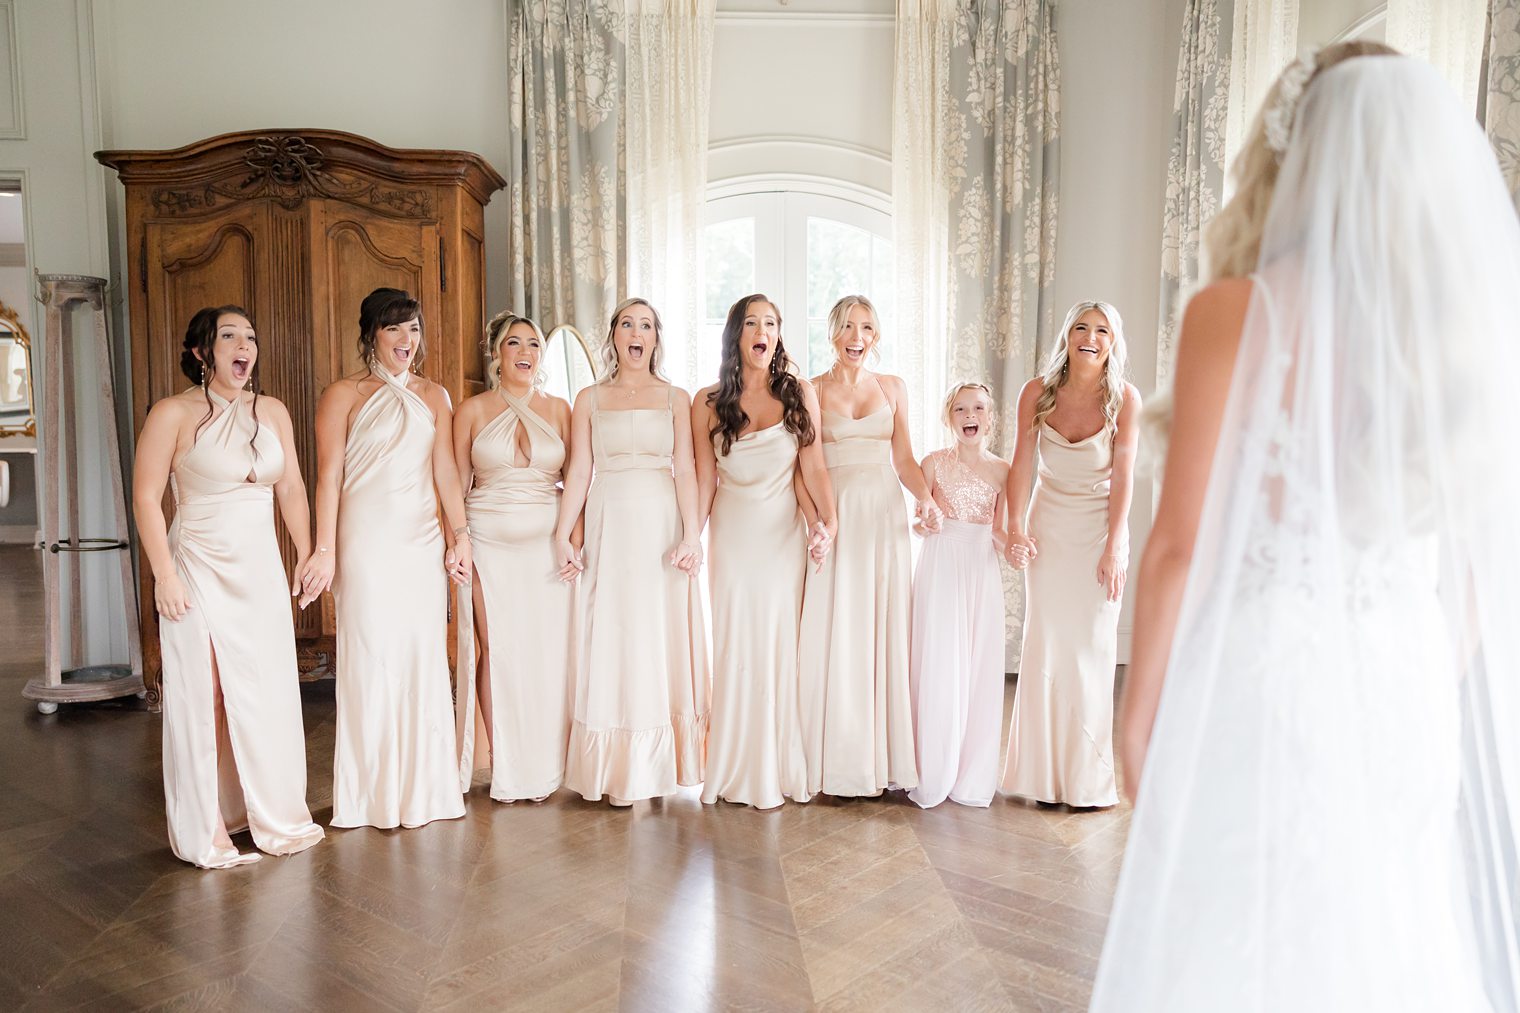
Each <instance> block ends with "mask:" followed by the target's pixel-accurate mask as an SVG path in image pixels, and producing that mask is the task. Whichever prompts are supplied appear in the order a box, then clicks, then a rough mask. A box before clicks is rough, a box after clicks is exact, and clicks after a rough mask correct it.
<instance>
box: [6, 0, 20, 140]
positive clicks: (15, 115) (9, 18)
mask: <svg viewBox="0 0 1520 1013" xmlns="http://www.w3.org/2000/svg"><path fill="white" fill-rule="evenodd" d="M0 26H3V27H4V30H5V33H6V39H7V41H8V42H9V44H10V50H9V52H8V53H6V54H5V55H6V57H7V58H8V60H9V62H10V67H9V70H10V77H11V122H10V126H4V127H0V140H5V141H21V140H25V139H26V99H25V96H24V94H23V92H22V90H21V82H22V76H21V40H20V38H19V37H18V36H17V34H16V2H15V0H0Z"/></svg>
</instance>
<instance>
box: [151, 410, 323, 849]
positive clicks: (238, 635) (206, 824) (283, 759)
mask: <svg viewBox="0 0 1520 1013" xmlns="http://www.w3.org/2000/svg"><path fill="white" fill-rule="evenodd" d="M210 396H211V399H212V401H213V402H214V403H215V405H216V406H217V408H218V409H219V410H220V413H219V414H218V415H217V416H216V417H215V418H214V419H212V420H211V421H209V422H207V423H206V424H205V425H204V427H203V428H202V429H201V431H200V433H199V434H198V435H197V437H196V439H195V443H194V445H193V446H192V447H191V448H190V449H189V450H187V451H186V452H185V454H184V456H182V457H181V458H180V459H179V461H178V462H177V463H176V464H175V465H174V470H173V472H172V474H171V475H170V477H169V485H170V489H171V490H172V492H173V495H174V523H173V525H172V526H171V527H170V529H169V549H170V551H171V552H172V553H173V555H174V566H175V569H176V570H177V571H178V573H179V578H180V580H181V581H182V582H183V583H184V585H185V592H186V593H187V594H188V595H189V597H190V601H191V603H192V607H191V609H190V611H189V612H187V613H186V614H185V617H184V618H183V619H181V620H179V621H178V622H175V621H173V620H170V619H164V618H162V617H160V619H159V624H158V636H159V645H160V646H161V647H162V649H163V666H164V668H163V682H164V717H163V727H164V733H163V734H164V746H163V749H164V753H163V763H164V799H165V802H166V803H167V810H168V817H169V846H170V847H171V848H172V849H173V850H174V854H175V856H176V857H178V858H181V859H184V860H185V861H187V862H192V863H194V864H195V865H199V866H201V867H202V868H206V869H221V868H228V867H231V866H234V865H243V864H246V863H248V862H256V861H258V859H259V856H258V855H257V854H247V855H244V854H239V853H238V852H237V849H235V848H232V847H229V846H226V845H219V844H218V843H217V841H216V837H217V836H218V834H217V818H218V815H220V817H221V819H222V820H223V821H225V823H226V826H227V829H228V830H234V831H235V830H237V829H239V828H240V827H242V826H244V825H246V826H247V827H248V829H249V831H250V833H251V834H252V835H253V842H254V844H256V845H258V847H259V849H260V850H261V851H266V852H268V853H269V854H271V855H290V854H294V853H295V852H297V851H304V850H305V849H307V848H309V847H311V846H312V845H313V844H316V843H317V842H318V841H320V840H321V839H322V836H323V835H322V828H321V827H319V826H317V825H316V824H315V823H313V822H312V821H311V813H310V811H309V810H308V809H307V808H306V739H305V731H304V729H303V727H302V725H301V696H300V691H299V689H298V686H297V682H296V641H295V627H294V625H293V624H292V622H291V617H290V582H289V580H288V579H287V578H286V574H285V566H284V563H282V562H281V560H280V550H279V546H278V544H277V543H276V541H275V535H274V483H275V481H276V480H278V479H279V477H280V476H281V475H283V474H284V473H285V452H284V449H283V448H282V447H281V446H280V438H279V434H278V433H276V432H275V430H274V427H273V426H271V425H270V424H269V423H268V422H267V421H265V422H264V423H263V424H261V425H260V424H257V423H256V421H255V419H254V409H253V398H251V397H250V398H247V399H246V400H244V399H243V398H239V399H238V400H237V401H236V402H235V403H228V402H227V401H224V400H223V399H222V398H220V397H218V396H217V395H216V394H211V395H210ZM255 430H257V435H255ZM250 441H251V443H250ZM213 665H214V666H215V668H216V675H213V673H212V666H213ZM217 682H220V685H221V710H222V712H223V714H224V715H225V719H224V720H223V719H222V715H219V714H218V704H217V698H216V697H217V693H216V683H217Z"/></svg>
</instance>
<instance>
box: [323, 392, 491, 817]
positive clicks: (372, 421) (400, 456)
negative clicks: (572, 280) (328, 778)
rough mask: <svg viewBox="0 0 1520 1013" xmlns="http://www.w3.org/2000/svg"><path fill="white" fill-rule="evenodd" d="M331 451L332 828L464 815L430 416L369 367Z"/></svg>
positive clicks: (417, 400) (414, 397) (417, 399)
mask: <svg viewBox="0 0 1520 1013" xmlns="http://www.w3.org/2000/svg"><path fill="white" fill-rule="evenodd" d="M371 375H372V376H374V377H375V378H377V379H378V380H380V381H381V386H380V389H379V390H378V391H376V392H375V393H374V394H372V395H370V397H369V399H368V400H367V401H365V402H364V404H363V405H361V406H360V407H359V410H358V411H357V413H356V414H355V415H354V419H353V422H352V423H351V424H350V425H349V430H348V444H347V446H346V447H345V448H344V452H343V486H342V495H341V496H340V498H339V500H338V545H337V556H338V559H337V579H336V581H335V582H334V585H333V598H334V602H335V604H336V606H337V614H338V666H337V668H338V714H337V748H336V753H335V757H334V761H333V817H332V825H333V826H335V827H359V826H372V827H381V828H388V827H396V826H404V827H417V826H421V825H422V824H424V823H429V822H431V821H433V820H437V819H454V818H457V817H460V816H463V815H464V795H463V794H462V792H461V791H460V787H459V774H458V765H459V758H458V756H457V755H456V753H455V742H456V739H455V734H454V701H453V694H452V689H451V686H450V678H449V657H448V633H447V627H448V595H449V591H448V579H447V577H446V575H445V574H444V569H443V559H444V541H443V532H442V531H441V530H440V529H439V526H438V500H437V496H436V494H435V493H434V489H433V441H434V436H435V432H436V428H435V426H436V423H435V421H434V419H433V412H432V410H431V409H430V408H428V406H427V404H426V403H425V402H424V401H423V400H422V398H421V397H419V396H418V395H417V393H416V392H415V391H413V390H411V389H409V388H408V387H407V384H406V379H405V374H403V375H402V376H399V377H398V376H393V375H391V374H390V373H388V372H386V371H385V370H381V369H376V370H373V371H372V374H371Z"/></svg>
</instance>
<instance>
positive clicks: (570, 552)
mask: <svg viewBox="0 0 1520 1013" xmlns="http://www.w3.org/2000/svg"><path fill="white" fill-rule="evenodd" d="M554 565H555V566H557V567H559V570H558V572H559V579H560V580H562V581H564V582H565V583H566V584H569V583H571V582H573V581H574V580H575V578H577V577H579V576H580V575H581V571H582V570H584V569H585V568H586V564H585V563H583V562H581V551H580V549H578V548H577V547H576V546H575V544H574V543H573V542H571V541H570V539H568V538H556V539H555V540H554Z"/></svg>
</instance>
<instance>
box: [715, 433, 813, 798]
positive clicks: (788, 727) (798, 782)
mask: <svg viewBox="0 0 1520 1013" xmlns="http://www.w3.org/2000/svg"><path fill="white" fill-rule="evenodd" d="M715 442H716V441H715ZM714 449H715V450H717V451H718V491H717V495H716V496H715V497H714V499H713V506H712V514H711V517H710V519H709V527H708V535H707V541H708V554H709V557H710V558H709V560H708V567H709V569H708V580H709V585H708V586H709V590H710V592H711V602H712V621H713V702H712V726H711V731H710V734H709V737H708V745H707V783H706V784H705V785H704V786H703V788H702V801H703V802H716V801H717V800H718V799H720V798H721V799H725V800H727V801H729V802H743V803H746V804H748V805H752V806H754V807H755V808H757V809H772V808H775V807H776V806H779V805H781V804H782V803H783V802H785V801H786V800H787V799H788V798H792V799H794V800H796V801H798V802H806V801H807V800H808V799H809V798H810V797H811V796H810V795H809V794H808V786H807V758H806V756H805V755H804V754H803V750H802V721H801V717H800V715H799V713H798V710H797V632H798V624H799V622H800V620H801V613H802V583H803V570H804V568H805V567H806V564H807V532H806V530H805V525H804V524H803V520H802V514H801V511H799V510H798V509H797V498H796V495H795V494H794V493H793V492H792V471H793V468H794V467H795V466H796V463H797V437H796V436H795V435H793V434H792V433H791V432H789V431H788V430H787V429H786V427H785V426H784V425H783V424H782V423H777V424H776V425H774V426H771V427H769V428H767V429H760V430H757V431H755V432H753V433H748V434H746V435H744V436H741V437H739V438H738V439H737V440H735V441H734V443H733V446H732V447H730V448H729V452H728V453H727V454H724V453H722V452H721V448H718V447H715V448H714Z"/></svg>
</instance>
